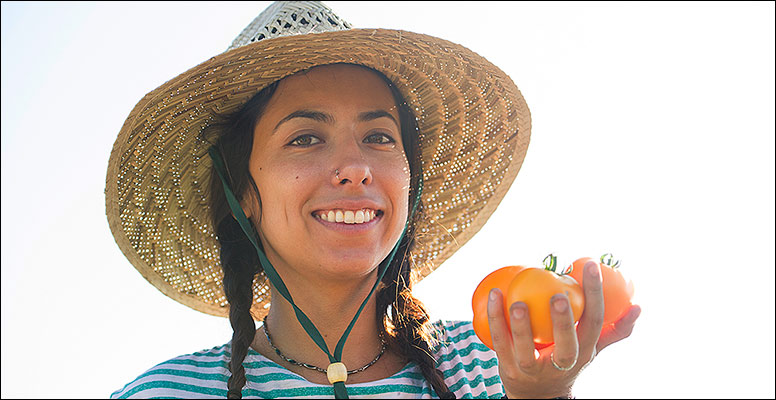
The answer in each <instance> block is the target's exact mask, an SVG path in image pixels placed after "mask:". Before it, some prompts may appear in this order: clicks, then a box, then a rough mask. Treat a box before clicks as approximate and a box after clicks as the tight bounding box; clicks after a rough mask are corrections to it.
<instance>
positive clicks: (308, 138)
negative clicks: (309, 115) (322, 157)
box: [289, 135, 321, 147]
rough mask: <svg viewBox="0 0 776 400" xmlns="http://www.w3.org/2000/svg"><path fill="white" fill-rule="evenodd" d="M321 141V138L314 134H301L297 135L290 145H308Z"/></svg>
mask: <svg viewBox="0 0 776 400" xmlns="http://www.w3.org/2000/svg"><path fill="white" fill-rule="evenodd" d="M320 142H321V139H318V138H317V137H315V136H313V135H301V136H297V137H296V138H295V139H294V140H292V141H291V142H290V143H289V145H290V146H299V147H307V146H312V145H314V144H318V143H320Z"/></svg>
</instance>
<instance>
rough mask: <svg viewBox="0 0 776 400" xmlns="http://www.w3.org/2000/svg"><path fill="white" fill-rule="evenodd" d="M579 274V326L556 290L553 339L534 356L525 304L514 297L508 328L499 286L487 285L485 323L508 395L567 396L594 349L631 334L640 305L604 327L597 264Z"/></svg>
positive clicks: (553, 307)
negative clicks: (581, 281)
mask: <svg viewBox="0 0 776 400" xmlns="http://www.w3.org/2000/svg"><path fill="white" fill-rule="evenodd" d="M583 279H584V288H585V309H584V311H583V312H582V316H581V317H580V319H579V324H578V326H577V328H576V329H574V317H573V315H572V312H571V308H570V307H569V300H568V297H566V295H565V294H556V295H554V296H553V297H552V299H551V300H550V304H551V307H550V309H551V317H552V324H553V327H552V329H553V338H554V340H555V343H554V344H552V345H550V346H548V347H545V348H542V349H541V350H540V351H538V358H537V356H536V355H535V352H536V350H535V347H534V346H535V345H534V341H533V334H532V333H531V322H530V319H529V318H528V307H527V306H526V304H525V303H523V302H515V303H514V304H512V305H511V307H510V313H509V315H510V323H511V326H512V329H511V332H510V329H509V326H508V325H507V323H506V320H505V318H504V310H503V304H504V300H503V297H502V296H503V294H502V293H501V291H500V290H499V289H493V290H491V292H490V297H489V301H488V324H489V325H490V332H491V337H492V338H493V348H494V349H495V351H496V355H497V357H498V360H499V362H498V369H499V375H500V377H501V382H502V384H503V385H504V390H505V391H506V395H507V397H508V398H511V399H512V398H552V397H570V395H571V386H572V385H573V384H574V381H575V380H576V378H577V376H578V375H579V373H580V372H581V371H582V369H583V368H585V367H586V366H587V365H588V364H589V363H590V362H592V361H593V358H594V357H595V355H596V354H597V352H599V351H601V350H603V349H604V348H605V347H606V346H609V345H610V344H612V343H614V342H617V341H620V340H622V339H625V338H626V337H628V336H630V334H631V331H633V326H634V324H635V323H636V319H637V318H638V316H639V314H640V313H641V308H640V307H639V306H637V305H634V306H631V308H630V309H629V310H628V312H626V313H625V314H624V315H623V317H622V318H620V319H619V320H618V321H617V322H615V323H613V324H611V325H610V326H607V327H606V328H605V329H603V331H602V330H601V328H602V325H603V319H604V297H603V290H602V287H601V271H600V267H599V265H598V264H597V263H595V262H592V261H591V262H588V263H587V264H585V275H584V278H583ZM551 357H552V360H554V362H555V365H557V367H556V366H554V365H553V361H552V360H551V359H550V358H551ZM559 368H562V369H563V370H561V369H559ZM566 369H567V370H566Z"/></svg>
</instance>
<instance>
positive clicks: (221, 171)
mask: <svg viewBox="0 0 776 400" xmlns="http://www.w3.org/2000/svg"><path fill="white" fill-rule="evenodd" d="M208 153H209V154H210V158H211V159H212V160H213V168H215V170H216V173H217V174H218V177H219V178H220V179H221V183H222V184H223V187H224V194H225V195H226V201H227V202H228V203H229V208H230V209H231V210H232V214H233V215H234V216H235V219H236V220H237V223H239V224H240V227H241V228H242V230H243V232H245V236H247V237H248V239H249V240H250V241H251V243H252V244H253V247H254V248H256V253H257V254H258V255H259V262H260V263H261V266H262V267H263V268H264V273H265V274H266V275H267V278H268V279H269V281H270V282H271V283H272V285H273V286H275V288H276V289H277V290H278V292H279V293H280V295H281V296H283V297H284V298H285V299H286V300H287V301H288V303H289V304H291V306H292V307H293V308H294V313H296V319H297V320H298V321H299V323H300V324H301V325H302V328H304V330H305V332H307V334H308V335H309V336H310V338H311V339H312V340H313V342H315V344H316V345H317V346H318V347H319V348H320V349H321V350H323V352H324V353H326V355H327V356H329V362H330V363H332V364H333V363H338V362H342V350H343V348H344V347H345V341H346V340H347V338H348V335H350V331H351V330H352V329H353V326H354V325H355V324H356V320H357V319H358V317H359V316H360V315H361V311H362V310H363V309H364V307H365V306H366V303H367V301H369V299H370V298H371V297H372V294H373V293H374V292H375V289H377V285H378V284H379V283H380V281H381V280H382V279H383V276H384V275H385V272H386V271H387V270H388V266H389V265H390V264H391V262H392V261H393V258H394V256H395V255H396V252H397V250H398V249H399V244H400V243H401V241H402V239H403V238H404V235H405V234H406V233H407V228H408V226H409V221H411V220H412V217H413V216H414V215H415V211H416V209H417V206H418V203H420V194H421V192H422V191H423V179H420V181H419V182H420V184H419V185H418V191H417V193H416V195H415V201H414V203H413V205H412V212H411V213H410V215H409V217H408V218H407V223H406V224H405V225H404V230H403V231H402V234H401V236H400V237H399V240H398V241H397V242H396V245H395V246H393V250H391V254H390V255H389V256H388V258H386V259H385V260H383V262H382V263H380V266H379V269H378V271H379V274H378V277H377V282H375V284H374V286H372V290H371V291H370V292H369V295H367V296H366V299H364V301H363V302H362V303H361V307H359V308H358V311H357V312H356V315H355V316H353V319H352V320H351V321H350V324H349V325H348V327H347V329H345V332H344V333H343V334H342V336H341V337H340V340H339V342H337V347H336V348H335V349H334V354H333V355H332V354H331V353H330V352H329V348H328V346H326V342H325V341H324V340H323V337H322V336H321V333H320V332H319V331H318V329H317V328H316V327H315V325H314V324H313V322H312V321H310V318H308V317H307V315H305V313H304V312H303V311H302V310H301V309H300V308H299V307H297V305H296V304H295V303H294V299H293V298H292V297H291V293H290V292H289V291H288V288H287V287H286V285H285V283H283V280H282V279H281V278H280V275H278V273H277V271H276V270H275V267H273V266H272V264H271V263H270V262H269V260H268V259H267V256H266V255H264V252H263V251H261V248H259V242H258V238H257V237H256V236H255V235H254V232H253V229H251V226H250V223H249V222H248V218H246V217H245V212H244V211H243V209H242V207H241V206H240V202H239V201H238V200H237V198H236V197H235V195H234V193H233V192H232V189H231V188H230V187H229V184H228V179H227V177H226V168H225V165H224V161H223V159H222V158H221V155H220V154H219V151H218V149H217V148H216V146H212V147H210V149H209V150H208ZM334 396H335V398H337V399H347V398H348V390H347V388H345V383H344V382H335V383H334Z"/></svg>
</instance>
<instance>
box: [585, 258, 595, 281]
mask: <svg viewBox="0 0 776 400" xmlns="http://www.w3.org/2000/svg"><path fill="white" fill-rule="evenodd" d="M585 268H587V271H588V275H590V277H591V278H598V268H597V265H595V263H594V262H592V261H588V262H587V264H585Z"/></svg>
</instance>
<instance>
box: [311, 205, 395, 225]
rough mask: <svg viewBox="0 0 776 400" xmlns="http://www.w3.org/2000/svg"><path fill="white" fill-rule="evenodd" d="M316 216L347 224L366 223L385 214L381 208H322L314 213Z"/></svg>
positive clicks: (327, 220) (328, 220)
mask: <svg viewBox="0 0 776 400" xmlns="http://www.w3.org/2000/svg"><path fill="white" fill-rule="evenodd" d="M314 215H315V217H316V218H319V219H321V220H323V221H326V222H339V223H345V224H364V223H367V222H369V221H371V220H373V219H375V218H377V217H380V216H381V215H383V212H382V211H380V210H373V209H371V208H362V209H360V210H342V209H336V210H321V211H316V212H315V213H314Z"/></svg>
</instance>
